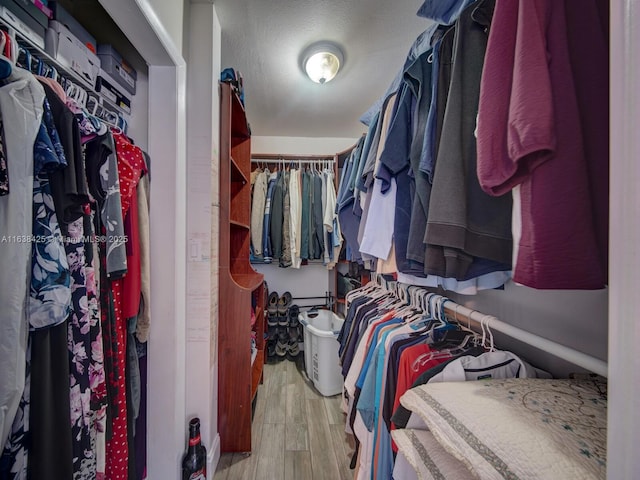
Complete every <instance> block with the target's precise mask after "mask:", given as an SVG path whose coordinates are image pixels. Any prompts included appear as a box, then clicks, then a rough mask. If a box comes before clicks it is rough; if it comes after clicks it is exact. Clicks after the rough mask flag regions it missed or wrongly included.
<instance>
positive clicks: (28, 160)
mask: <svg viewBox="0 0 640 480" xmlns="http://www.w3.org/2000/svg"><path fill="white" fill-rule="evenodd" d="M7 80H8V81H7V83H6V84H4V85H2V86H0V112H1V114H2V118H3V127H4V137H5V142H6V145H5V147H6V152H5V153H6V159H7V168H8V171H9V172H11V194H10V195H6V196H2V197H0V206H1V208H0V226H1V229H2V232H3V233H2V235H3V242H4V243H5V245H4V247H3V248H0V263H1V264H2V266H3V267H2V269H3V275H2V277H1V279H0V305H2V309H1V310H0V344H1V348H0V435H1V436H0V449H4V445H5V442H6V440H7V438H8V436H9V432H10V431H11V425H12V422H13V419H14V417H15V414H16V411H17V408H18V404H19V403H20V398H21V396H22V392H23V389H24V381H25V366H26V347H27V325H28V317H27V311H26V305H27V291H28V289H27V285H28V279H29V278H30V274H29V268H30V265H31V245H30V244H29V243H28V242H22V241H20V240H22V239H25V240H26V239H29V238H31V235H32V222H33V218H32V212H33V145H34V142H35V138H36V135H37V133H38V130H39V128H40V122H41V118H42V109H43V107H42V105H43V101H44V98H45V95H44V91H43V89H42V87H41V86H40V84H39V83H38V82H37V80H35V78H33V75H31V74H30V73H29V72H27V71H24V70H21V69H17V68H14V69H13V70H12V73H11V76H10V77H9V78H8V79H7ZM9 119H10V121H9ZM5 237H6V238H5ZM14 239H19V240H17V241H15V240H14Z"/></svg>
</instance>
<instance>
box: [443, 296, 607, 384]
mask: <svg viewBox="0 0 640 480" xmlns="http://www.w3.org/2000/svg"><path fill="white" fill-rule="evenodd" d="M443 307H444V310H445V313H446V314H447V316H448V317H449V318H452V319H454V320H456V321H457V322H458V323H460V324H461V325H467V326H473V327H475V328H474V330H475V329H481V328H482V325H483V324H484V325H485V326H486V327H488V328H490V329H492V330H495V331H497V332H501V333H504V334H505V335H507V336H509V337H511V338H514V339H516V340H520V341H521V342H524V343H526V344H528V345H531V346H533V347H536V348H538V349H540V350H542V351H544V352H547V353H550V354H552V355H555V356H556V357H558V358H562V359H563V360H566V361H567V362H570V363H573V364H574V365H578V366H580V367H582V368H584V369H586V370H589V371H591V372H594V373H597V374H598V375H602V376H603V377H606V376H608V366H607V362H605V361H603V360H600V359H598V358H595V357H592V356H591V355H587V354H586V353H582V352H579V351H577V350H574V349H573V348H570V347H567V346H566V345H561V344H559V343H556V342H553V341H551V340H549V339H546V338H544V337H540V336H538V335H535V334H533V333H531V332H527V331H526V330H522V329H521V328H518V327H514V326H513V325H509V324H508V323H505V322H503V321H501V320H498V319H497V318H496V317H494V316H493V315H485V314H483V313H480V312H478V311H476V310H471V309H469V308H467V307H465V306H463V305H459V304H457V303H455V302H452V301H450V300H449V302H447V303H444V305H443Z"/></svg>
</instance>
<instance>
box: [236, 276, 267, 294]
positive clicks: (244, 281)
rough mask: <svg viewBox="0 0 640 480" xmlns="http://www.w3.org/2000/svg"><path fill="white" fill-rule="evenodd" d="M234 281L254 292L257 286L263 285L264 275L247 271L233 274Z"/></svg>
mask: <svg viewBox="0 0 640 480" xmlns="http://www.w3.org/2000/svg"><path fill="white" fill-rule="evenodd" d="M231 277H232V278H233V280H234V282H236V283H237V284H238V285H240V286H241V287H242V288H245V289H247V290H249V291H251V292H253V291H254V290H255V289H256V288H258V287H259V286H260V285H262V282H263V281H264V276H263V275H262V274H261V273H253V274H251V273H248V274H247V273H245V274H234V273H232V274H231Z"/></svg>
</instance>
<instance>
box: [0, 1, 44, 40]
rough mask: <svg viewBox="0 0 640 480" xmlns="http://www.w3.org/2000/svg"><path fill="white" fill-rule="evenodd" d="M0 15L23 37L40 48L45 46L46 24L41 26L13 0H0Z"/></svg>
mask: <svg viewBox="0 0 640 480" xmlns="http://www.w3.org/2000/svg"><path fill="white" fill-rule="evenodd" d="M0 17H2V19H3V20H5V21H6V22H7V23H8V24H9V25H11V26H12V27H13V28H15V29H16V31H17V32H18V33H19V34H21V35H22V36H23V37H26V38H28V39H29V40H31V41H32V42H33V43H34V44H36V45H37V46H38V47H40V48H44V47H45V40H44V39H45V31H46V24H45V25H44V26H43V25H42V24H41V23H40V22H39V21H38V20H36V19H35V18H34V17H32V16H31V15H29V13H27V11H26V10H24V9H23V8H22V7H21V6H20V5H19V4H18V3H16V2H15V1H14V0H0Z"/></svg>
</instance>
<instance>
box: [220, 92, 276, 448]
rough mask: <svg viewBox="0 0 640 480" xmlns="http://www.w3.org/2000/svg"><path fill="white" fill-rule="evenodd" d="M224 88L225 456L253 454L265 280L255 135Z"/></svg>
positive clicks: (222, 441)
mask: <svg viewBox="0 0 640 480" xmlns="http://www.w3.org/2000/svg"><path fill="white" fill-rule="evenodd" d="M220 89H221V92H220V102H221V104H220V107H221V108H220V232H219V235H220V236H219V239H220V241H219V253H218V255H219V265H220V269H219V305H218V365H219V371H218V426H219V430H220V444H221V451H222V452H251V417H252V408H251V407H252V402H253V400H254V398H255V395H256V392H257V390H258V384H259V383H261V382H262V375H263V371H262V370H263V365H264V359H265V344H264V343H265V342H264V323H265V314H264V310H265V298H264V297H265V295H264V277H263V275H262V274H260V273H258V272H256V271H255V270H254V269H253V267H252V266H251V264H250V263H249V243H250V217H251V182H250V175H251V133H250V130H249V125H248V123H247V118H246V114H245V110H244V106H243V104H242V102H241V101H240V99H239V97H238V95H237V93H236V92H235V91H234V90H233V87H232V86H231V85H230V84H228V83H221V84H220ZM252 310H253V312H252ZM252 313H253V315H255V322H254V324H253V327H252V319H251V317H252ZM252 330H253V331H254V332H255V338H256V347H257V354H256V355H253V356H252V352H251V335H252Z"/></svg>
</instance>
